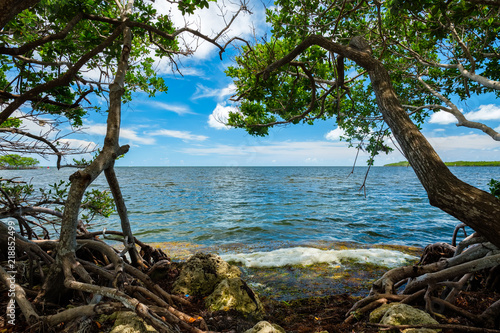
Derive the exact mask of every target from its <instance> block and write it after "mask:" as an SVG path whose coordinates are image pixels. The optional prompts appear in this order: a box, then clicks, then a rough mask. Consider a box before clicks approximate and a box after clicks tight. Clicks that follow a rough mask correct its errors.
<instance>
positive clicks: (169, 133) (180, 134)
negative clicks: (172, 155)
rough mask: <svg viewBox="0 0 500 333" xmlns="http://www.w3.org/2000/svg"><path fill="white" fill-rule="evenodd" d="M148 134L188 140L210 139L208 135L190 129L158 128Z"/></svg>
mask: <svg viewBox="0 0 500 333" xmlns="http://www.w3.org/2000/svg"><path fill="white" fill-rule="evenodd" d="M148 135H151V136H166V137H171V138H177V139H182V140H187V141H205V140H206V139H208V137H207V136H204V135H195V134H191V132H188V131H175V130H167V129H161V130H157V131H154V132H150V133H148Z"/></svg>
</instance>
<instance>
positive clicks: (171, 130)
mask: <svg viewBox="0 0 500 333" xmlns="http://www.w3.org/2000/svg"><path fill="white" fill-rule="evenodd" d="M252 11H253V13H254V14H253V15H251V16H249V15H246V16H243V17H241V18H240V19H239V21H237V22H236V23H235V25H234V26H233V28H232V30H231V31H230V32H229V33H230V34H232V35H238V36H241V37H243V38H251V33H252V30H253V29H255V30H256V33H257V35H259V34H260V33H263V32H264V31H265V29H266V25H265V21H264V11H263V7H262V5H261V4H260V2H256V3H255V5H254V6H253V7H252ZM217 13H218V12H217V8H216V7H215V6H214V5H211V8H210V9H208V10H207V9H206V10H203V11H199V12H198V13H197V14H196V15H194V16H192V17H191V20H192V22H195V24H196V23H199V22H201V24H202V25H201V29H202V31H204V32H205V33H207V34H211V33H212V32H213V31H216V30H217V29H218V28H220V27H221V26H222V24H223V22H222V20H221V17H220V16H219V15H217ZM174 19H177V20H178V24H182V23H183V21H182V18H181V17H180V16H179V15H177V16H176V14H175V13H174ZM252 24H253V28H252ZM189 41H190V40H189V39H188V42H189ZM191 42H193V41H191ZM233 55H234V54H233ZM231 56H232V54H231V52H228V53H227V54H225V55H224V57H223V60H222V61H221V60H220V59H219V55H218V52H217V50H216V49H215V48H213V47H211V46H210V45H208V44H207V43H203V44H201V45H200V46H199V47H198V51H197V53H196V54H195V55H194V56H193V57H190V58H185V59H183V60H181V63H180V64H181V72H182V73H183V76H181V75H179V74H173V73H172V72H171V70H170V68H169V66H168V65H167V64H159V65H158V67H157V70H158V71H159V72H160V73H162V74H163V75H164V77H165V79H166V82H167V85H168V87H169V90H168V93H167V94H162V95H159V96H157V97H155V98H148V97H147V95H146V94H136V95H135V96H134V99H133V101H132V102H131V103H129V104H127V105H125V106H124V108H123V122H122V130H121V144H129V145H130V146H131V149H130V151H129V153H128V154H126V156H125V157H124V158H122V159H120V160H119V161H117V165H119V166H273V165H276V166H296V165H298V166H314V165H318V166H341V165H345V166H350V165H352V164H353V163H354V159H355V156H356V150H355V149H353V148H347V144H346V143H344V142H341V141H339V138H338V137H339V134H340V133H339V130H338V129H337V128H336V125H335V122H334V119H331V120H328V121H319V122H317V123H316V124H314V125H313V126H310V125H290V126H286V127H280V128H275V129H272V130H271V131H270V135H269V136H267V137H265V138H256V137H252V136H250V135H248V134H246V132H245V131H244V130H242V129H228V128H226V127H225V126H223V125H222V124H221V123H219V122H217V121H216V118H221V117H222V118H223V117H224V115H225V114H227V112H228V110H231V109H232V108H234V106H233V105H232V104H231V102H230V101H229V97H230V96H231V95H232V94H233V93H234V86H233V85H232V82H231V80H230V79H229V78H227V77H226V76H225V75H224V69H225V68H227V67H228V66H230V65H232V64H233V63H232V62H231ZM93 103H95V104H99V103H101V104H103V103H104V101H102V100H101V101H98V100H94V101H93ZM103 105H104V104H103ZM458 106H459V108H462V109H463V110H464V113H466V116H468V118H469V119H470V120H477V121H483V122H485V123H486V124H488V125H489V126H491V127H492V128H495V129H496V130H497V131H500V102H499V101H496V100H495V99H494V97H491V96H481V97H479V98H476V99H471V100H468V101H467V104H462V105H458ZM105 121H106V120H105V117H104V116H102V115H98V114H91V115H90V116H89V117H88V118H87V119H86V120H85V128H86V129H85V132H86V134H77V135H72V136H71V137H69V138H71V139H72V144H75V142H79V143H90V144H91V145H93V144H102V142H103V138H104V131H105ZM455 123H456V120H454V119H453V118H450V117H449V116H447V114H445V113H443V112H440V113H436V114H435V115H434V116H433V117H432V118H431V119H430V121H429V122H428V123H427V124H426V125H425V126H424V128H423V133H424V134H425V135H426V137H427V138H428V139H429V141H430V142H431V144H433V146H434V147H435V149H436V150H437V152H438V153H439V155H440V156H441V158H442V159H443V160H445V161H455V160H473V161H478V160H500V142H498V141H494V140H493V139H491V138H490V137H488V136H487V135H485V134H483V133H482V132H481V131H478V130H472V129H469V128H463V127H457V126H455ZM77 140H81V141H77ZM367 158H368V157H367V156H366V155H363V154H360V157H359V158H358V164H360V165H363V164H364V163H365V161H366V160H367ZM401 160H404V158H403V157H402V155H401V154H400V153H399V152H397V151H395V152H393V153H391V154H390V155H387V156H386V155H384V156H379V157H378V158H377V160H376V165H383V164H386V163H390V162H397V161H401ZM53 161H54V160H53V159H49V160H48V161H42V162H41V164H42V165H53V164H55V163H53Z"/></svg>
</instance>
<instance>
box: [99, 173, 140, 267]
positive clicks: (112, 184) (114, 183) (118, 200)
mask: <svg viewBox="0 0 500 333" xmlns="http://www.w3.org/2000/svg"><path fill="white" fill-rule="evenodd" d="M104 174H105V175H106V180H107V181H108V185H109V188H110V189H111V193H112V194H113V198H114V199H115V205H116V211H117V212H118V215H119V216H120V221H121V226H122V231H123V233H124V234H125V235H126V237H127V242H126V243H127V244H125V245H126V246H127V245H128V246H130V249H129V254H130V259H131V260H132V264H133V265H134V266H138V265H139V266H143V265H144V263H143V262H142V259H141V256H140V255H139V252H137V248H136V247H135V241H134V235H133V234H132V229H131V228H130V221H129V219H128V214H127V206H126V205H125V200H123V196H122V191H121V190H120V185H119V184H118V178H117V177H116V174H115V169H114V167H113V166H110V167H109V168H107V169H106V170H104Z"/></svg>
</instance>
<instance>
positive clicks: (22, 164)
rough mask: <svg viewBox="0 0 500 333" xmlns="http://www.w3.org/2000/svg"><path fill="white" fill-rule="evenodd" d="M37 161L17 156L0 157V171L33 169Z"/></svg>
mask: <svg viewBox="0 0 500 333" xmlns="http://www.w3.org/2000/svg"><path fill="white" fill-rule="evenodd" d="M38 163H40V162H38V160H37V159H35V158H32V157H23V156H20V155H17V154H9V155H4V156H0V169H33V168H36V167H37V166H38Z"/></svg>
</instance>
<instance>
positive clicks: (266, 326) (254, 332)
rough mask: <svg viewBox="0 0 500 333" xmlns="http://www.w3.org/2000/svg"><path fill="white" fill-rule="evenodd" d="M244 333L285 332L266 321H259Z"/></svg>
mask: <svg viewBox="0 0 500 333" xmlns="http://www.w3.org/2000/svg"><path fill="white" fill-rule="evenodd" d="M245 333H285V330H284V329H283V328H282V327H281V326H279V325H276V324H271V323H269V322H267V321H259V322H258V323H257V324H255V326H254V327H252V328H251V329H249V330H247V331H245Z"/></svg>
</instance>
